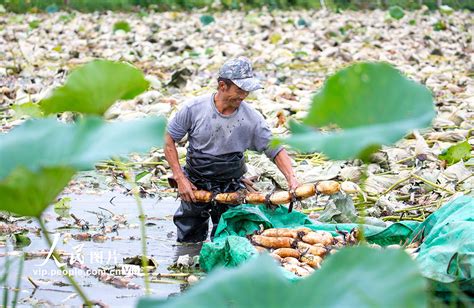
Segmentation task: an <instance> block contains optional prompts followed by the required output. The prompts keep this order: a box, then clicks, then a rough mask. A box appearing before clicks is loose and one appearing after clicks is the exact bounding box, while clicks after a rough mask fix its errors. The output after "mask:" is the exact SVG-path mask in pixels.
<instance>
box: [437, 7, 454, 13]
mask: <svg viewBox="0 0 474 308" xmlns="http://www.w3.org/2000/svg"><path fill="white" fill-rule="evenodd" d="M439 11H440V13H441V14H443V15H451V14H452V13H453V12H454V10H453V9H452V8H451V7H450V6H449V5H442V6H440V7H439Z"/></svg>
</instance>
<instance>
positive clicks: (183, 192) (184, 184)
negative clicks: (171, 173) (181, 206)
mask: <svg viewBox="0 0 474 308" xmlns="http://www.w3.org/2000/svg"><path fill="white" fill-rule="evenodd" d="M176 182H177V183H178V194H179V197H180V198H181V199H182V200H184V201H186V202H196V198H194V192H193V191H194V190H197V187H196V186H194V184H193V183H191V181H189V180H188V178H186V177H182V178H180V179H179V180H176Z"/></svg>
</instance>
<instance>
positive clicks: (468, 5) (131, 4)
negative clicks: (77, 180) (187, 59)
mask: <svg viewBox="0 0 474 308" xmlns="http://www.w3.org/2000/svg"><path fill="white" fill-rule="evenodd" d="M214 2H215V0H0V4H1V5H3V7H4V8H5V9H6V10H7V11H12V12H17V13H25V12H31V11H33V12H35V11H37V10H40V11H56V10H58V9H74V10H79V11H85V12H88V11H97V10H99V11H100V10H125V11H128V10H133V9H136V8H150V9H154V10H158V11H167V10H190V9H194V8H209V9H211V7H212V4H213V3H214ZM324 2H325V4H326V6H327V7H328V8H331V9H338V8H340V9H375V8H381V9H385V8H387V7H389V6H392V5H399V6H401V7H403V8H405V9H417V8H420V3H422V4H423V5H426V6H428V7H429V8H430V9H436V7H437V0H422V1H420V0H325V1H324ZM220 3H221V5H220V7H221V8H222V9H252V8H261V7H263V6H266V7H267V8H269V9H318V8H321V1H320V0H243V1H242V0H220ZM442 4H443V5H449V6H450V7H452V8H453V9H469V10H474V0H443V1H442Z"/></svg>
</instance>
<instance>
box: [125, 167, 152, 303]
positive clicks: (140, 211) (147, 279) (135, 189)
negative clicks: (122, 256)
mask: <svg viewBox="0 0 474 308" xmlns="http://www.w3.org/2000/svg"><path fill="white" fill-rule="evenodd" d="M125 175H126V176H125V179H127V180H128V182H129V183H130V185H131V186H132V190H131V192H132V194H133V197H134V198H135V202H136V203H137V208H138V215H139V216H138V219H139V220H140V233H141V239H140V240H141V244H142V267H143V274H144V280H145V294H146V295H150V277H149V274H148V258H147V244H146V229H145V212H144V211H143V206H142V199H141V198H140V195H139V188H138V186H137V184H136V183H135V181H134V180H133V179H132V177H131V174H130V172H126V173H125Z"/></svg>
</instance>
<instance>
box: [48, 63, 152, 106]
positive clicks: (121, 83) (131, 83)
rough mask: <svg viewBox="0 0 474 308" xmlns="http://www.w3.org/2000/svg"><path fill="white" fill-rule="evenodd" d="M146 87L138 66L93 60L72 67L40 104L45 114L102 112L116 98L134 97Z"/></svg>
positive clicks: (146, 84) (146, 82)
mask: <svg viewBox="0 0 474 308" xmlns="http://www.w3.org/2000/svg"><path fill="white" fill-rule="evenodd" d="M148 86H149V83H148V81H146V80H145V77H144V75H143V73H142V72H141V71H140V70H139V69H137V68H135V67H133V66H131V65H129V64H127V63H120V62H112V61H106V60H96V61H92V62H90V63H88V64H86V65H84V66H82V67H80V68H78V69H76V70H74V71H73V72H72V73H71V75H70V76H69V77H68V79H67V81H66V84H65V85H64V86H62V87H59V88H58V89H56V90H55V91H54V92H53V94H52V95H51V96H50V97H48V98H46V99H43V100H42V101H41V102H40V106H41V108H42V109H43V111H44V113H45V114H51V113H57V112H63V111H76V112H82V113H88V114H97V115H102V114H103V113H104V112H105V111H106V110H107V109H108V108H109V107H110V106H111V105H112V104H113V103H115V101H117V100H119V99H131V98H134V97H135V96H137V95H138V94H140V93H142V92H143V91H145V90H147V89H148Z"/></svg>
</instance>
